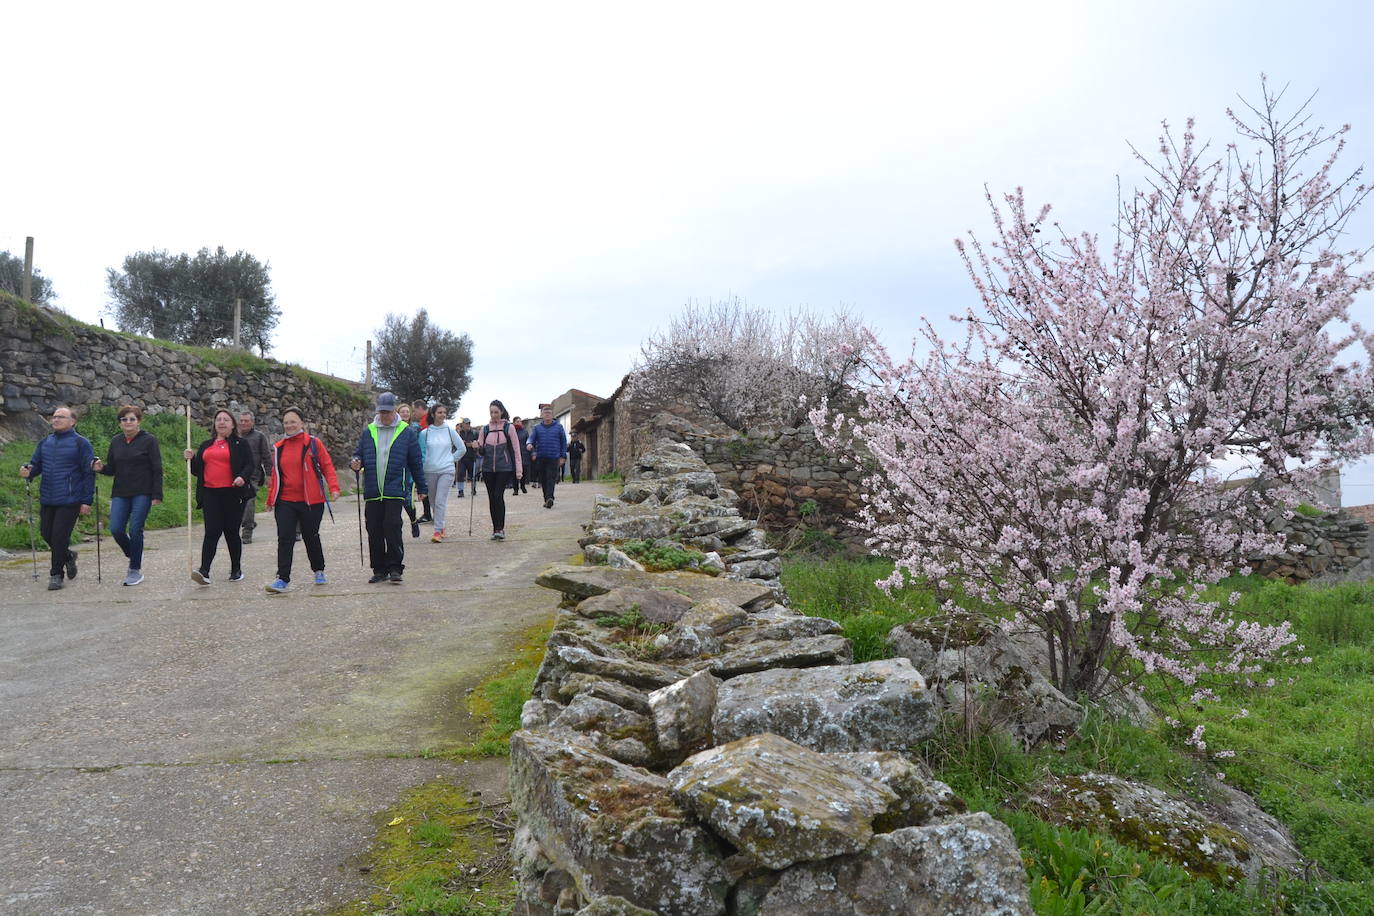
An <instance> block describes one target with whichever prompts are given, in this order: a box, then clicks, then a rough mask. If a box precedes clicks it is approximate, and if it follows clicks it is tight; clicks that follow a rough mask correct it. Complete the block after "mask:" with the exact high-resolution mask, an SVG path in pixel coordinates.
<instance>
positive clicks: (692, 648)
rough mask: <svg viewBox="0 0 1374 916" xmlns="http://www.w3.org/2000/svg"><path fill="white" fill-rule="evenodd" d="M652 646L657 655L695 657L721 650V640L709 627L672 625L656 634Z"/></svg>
mask: <svg viewBox="0 0 1374 916" xmlns="http://www.w3.org/2000/svg"><path fill="white" fill-rule="evenodd" d="M654 646H655V647H656V648H657V649H658V653H659V654H658V657H659V658H667V659H677V658H684V659H685V658H697V657H699V656H703V655H715V654H716V653H718V652H720V650H721V642H720V640H719V639H718V638H716V634H715V633H714V632H713V631H712V630H711V628H710V627H683V626H677V627H674V628H673V629H671V630H669V631H668V632H667V633H660V634H659V635H658V636H656V637H655V638H654Z"/></svg>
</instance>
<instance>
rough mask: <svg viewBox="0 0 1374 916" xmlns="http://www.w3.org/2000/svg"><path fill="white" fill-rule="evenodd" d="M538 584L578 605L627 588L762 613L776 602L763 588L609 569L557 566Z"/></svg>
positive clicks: (700, 576) (695, 576)
mask: <svg viewBox="0 0 1374 916" xmlns="http://www.w3.org/2000/svg"><path fill="white" fill-rule="evenodd" d="M535 583H536V584H538V585H542V586H543V587H544V588H549V589H553V590H554V591H556V592H561V593H563V594H564V595H566V596H568V597H569V598H571V599H573V600H574V601H581V600H583V599H584V598H590V597H592V596H593V595H604V594H606V593H607V592H609V591H610V590H611V589H615V588H621V587H623V586H627V585H628V586H635V587H638V588H661V589H668V590H671V591H677V592H680V593H681V594H683V595H686V596H687V597H688V598H690V599H691V600H692V601H694V602H695V601H706V600H708V599H710V598H720V599H722V600H724V601H728V602H730V603H731V604H734V605H738V606H739V607H742V608H744V609H745V610H746V611H754V610H762V609H763V608H766V607H768V606H769V605H772V604H773V603H774V602H775V600H776V599H775V597H774V595H773V592H772V591H771V590H770V589H767V588H764V587H762V586H759V585H753V584H750V583H748V582H734V581H731V580H729V579H721V578H717V577H716V576H710V575H706V574H705V573H693V572H682V571H676V572H663V573H649V572H640V571H639V570H634V569H611V568H610V567H609V566H572V565H570V564H566V563H557V564H554V565H553V566H550V567H548V568H547V569H545V570H544V571H543V572H542V573H540V574H539V577H538V578H537V579H535Z"/></svg>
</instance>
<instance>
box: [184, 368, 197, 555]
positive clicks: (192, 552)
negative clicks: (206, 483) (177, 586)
mask: <svg viewBox="0 0 1374 916" xmlns="http://www.w3.org/2000/svg"><path fill="white" fill-rule="evenodd" d="M190 450H191V401H190V399H189V395H188V399H187V401H186V451H188V452H189V451H190ZM186 568H187V569H189V570H192V571H194V570H195V568H196V558H195V547H193V546H192V544H191V459H190V458H187V459H186Z"/></svg>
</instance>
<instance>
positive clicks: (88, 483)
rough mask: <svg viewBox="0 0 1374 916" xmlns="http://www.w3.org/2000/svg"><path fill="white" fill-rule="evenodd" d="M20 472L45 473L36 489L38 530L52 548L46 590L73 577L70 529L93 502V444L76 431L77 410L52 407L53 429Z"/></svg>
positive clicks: (22, 474) (26, 474) (27, 475)
mask: <svg viewBox="0 0 1374 916" xmlns="http://www.w3.org/2000/svg"><path fill="white" fill-rule="evenodd" d="M19 476H20V477H22V478H24V479H25V480H32V479H33V478H34V477H42V478H43V481H42V485H41V486H40V487H39V488H38V509H39V513H40V514H39V528H38V530H39V533H40V534H42V535H43V540H45V541H47V542H48V545H49V546H51V547H52V564H51V566H50V567H49V568H48V591H56V590H57V589H59V588H61V587H62V585H63V574H64V573H65V575H66V578H67V579H75V578H76V551H75V550H72V547H71V544H72V530H73V529H75V528H76V520H77V518H78V517H80V516H82V515H89V514H90V511H91V504H92V503H94V502H95V449H93V448H92V447H91V440H89V439H87V438H86V437H85V436H83V435H81V434H80V433H78V432H77V431H76V414H74V413H72V409H71V408H70V407H67V406H65V405H64V406H62V407H58V408H56V409H55V410H53V412H52V434H51V435H48V436H44V437H43V439H42V440H41V441H40V442H39V443H38V446H37V447H36V448H35V449H34V450H33V457H31V458H30V459H29V463H28V464H26V465H24V466H23V467H21V468H20V469H19Z"/></svg>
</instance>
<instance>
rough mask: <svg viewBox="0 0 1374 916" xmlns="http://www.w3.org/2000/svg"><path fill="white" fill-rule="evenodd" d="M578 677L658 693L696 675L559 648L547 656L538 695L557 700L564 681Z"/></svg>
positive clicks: (538, 677)
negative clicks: (598, 679) (626, 685)
mask: <svg viewBox="0 0 1374 916" xmlns="http://www.w3.org/2000/svg"><path fill="white" fill-rule="evenodd" d="M576 673H581V674H593V675H596V676H597V677H604V678H609V679H611V680H613V681H620V682H621V683H624V684H629V685H630V686H631V687H637V688H639V689H641V690H657V689H658V688H659V687H667V686H668V685H669V684H671V683H673V682H675V681H680V680H682V679H683V678H684V677H686V676H687V675H689V674H691V673H692V672H691V671H684V670H683V669H681V668H678V667H676V666H671V665H656V664H654V663H653V662H641V661H635V660H634V659H628V658H617V657H615V656H611V655H601V654H598V653H596V652H592V651H591V650H589V649H584V648H582V647H581V646H558V647H557V648H553V649H550V650H549V651H548V652H547V653H545V655H544V663H543V664H542V665H540V667H539V673H538V674H537V675H536V676H535V679H534V693H535V695H536V696H540V697H543V698H545V699H554V698H555V697H557V696H558V694H559V691H560V690H561V689H562V685H563V681H564V680H565V679H566V678H567V677H568V676H569V675H571V674H576Z"/></svg>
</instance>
